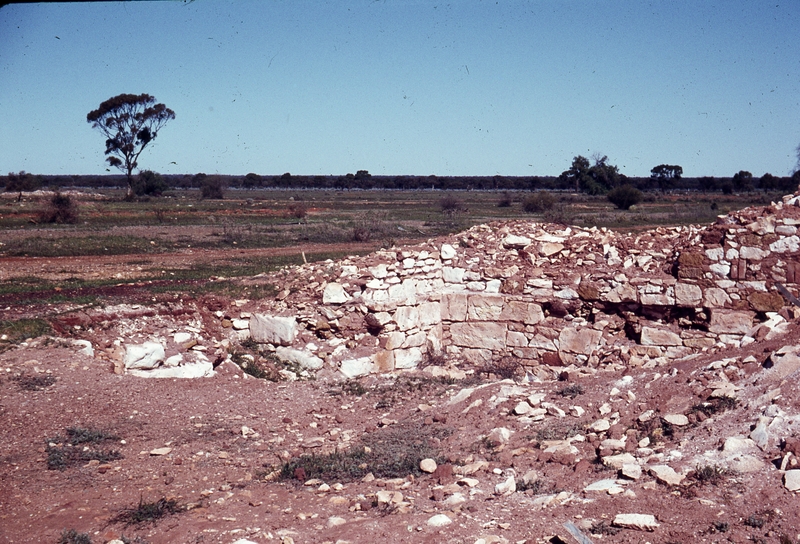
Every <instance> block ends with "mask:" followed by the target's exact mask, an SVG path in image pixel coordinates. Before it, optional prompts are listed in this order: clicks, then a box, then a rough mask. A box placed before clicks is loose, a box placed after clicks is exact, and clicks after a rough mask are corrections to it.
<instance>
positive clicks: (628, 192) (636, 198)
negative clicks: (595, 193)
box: [606, 185, 642, 210]
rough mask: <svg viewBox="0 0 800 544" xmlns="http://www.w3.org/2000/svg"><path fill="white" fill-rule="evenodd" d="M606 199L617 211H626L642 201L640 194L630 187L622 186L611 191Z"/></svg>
mask: <svg viewBox="0 0 800 544" xmlns="http://www.w3.org/2000/svg"><path fill="white" fill-rule="evenodd" d="M606 197H607V198H608V200H609V202H611V203H612V204H613V205H614V206H616V207H617V208H618V209H620V210H627V209H630V207H631V206H633V205H635V204H638V203H639V202H641V201H642V192H641V191H640V190H639V189H636V188H635V187H631V186H630V185H622V186H621V187H617V188H616V189H613V190H611V192H609V193H608V195H606Z"/></svg>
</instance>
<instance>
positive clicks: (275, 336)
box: [250, 314, 297, 346]
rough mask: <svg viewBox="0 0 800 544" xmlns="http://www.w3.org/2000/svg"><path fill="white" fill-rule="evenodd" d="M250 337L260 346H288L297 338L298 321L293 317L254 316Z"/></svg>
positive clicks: (251, 319)
mask: <svg viewBox="0 0 800 544" xmlns="http://www.w3.org/2000/svg"><path fill="white" fill-rule="evenodd" d="M250 336H251V337H252V338H253V340H255V341H256V342H258V343H259V344H273V345H276V346H288V345H291V344H292V342H294V339H295V337H296V336H297V321H295V318H293V317H272V316H269V315H262V314H253V315H252V316H251V317H250Z"/></svg>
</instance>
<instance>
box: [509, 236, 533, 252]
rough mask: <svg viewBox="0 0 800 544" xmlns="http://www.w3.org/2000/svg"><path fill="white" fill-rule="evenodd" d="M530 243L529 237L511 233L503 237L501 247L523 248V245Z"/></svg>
mask: <svg viewBox="0 0 800 544" xmlns="http://www.w3.org/2000/svg"><path fill="white" fill-rule="evenodd" d="M530 243H531V239H530V238H526V237H525V236H515V235H513V234H509V235H508V236H506V237H505V238H504V239H503V247H504V248H506V249H525V247H526V246H529V245H530Z"/></svg>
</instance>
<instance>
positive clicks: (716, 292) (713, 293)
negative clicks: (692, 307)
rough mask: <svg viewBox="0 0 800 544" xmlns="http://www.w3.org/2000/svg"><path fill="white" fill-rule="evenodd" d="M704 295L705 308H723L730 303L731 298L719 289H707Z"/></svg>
mask: <svg viewBox="0 0 800 544" xmlns="http://www.w3.org/2000/svg"><path fill="white" fill-rule="evenodd" d="M704 295H705V307H706V308H725V307H726V306H727V305H729V304H730V303H731V297H729V296H728V293H727V292H725V290H724V289H720V288H719V287H709V288H708V289H706V290H705V293H704Z"/></svg>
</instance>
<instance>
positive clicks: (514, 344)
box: [506, 331, 528, 348]
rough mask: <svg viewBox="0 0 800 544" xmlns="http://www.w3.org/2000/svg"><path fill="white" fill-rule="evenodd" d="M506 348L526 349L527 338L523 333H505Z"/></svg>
mask: <svg viewBox="0 0 800 544" xmlns="http://www.w3.org/2000/svg"><path fill="white" fill-rule="evenodd" d="M506 346H508V347H510V348H526V347H528V338H527V337H526V336H525V334H524V333H521V332H516V331H508V332H507V333H506Z"/></svg>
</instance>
